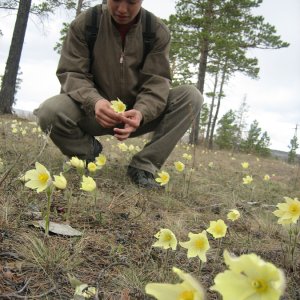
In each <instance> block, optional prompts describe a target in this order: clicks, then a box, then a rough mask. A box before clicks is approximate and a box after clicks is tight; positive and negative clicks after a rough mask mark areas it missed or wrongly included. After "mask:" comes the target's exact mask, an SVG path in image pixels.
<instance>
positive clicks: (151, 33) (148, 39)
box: [85, 4, 156, 67]
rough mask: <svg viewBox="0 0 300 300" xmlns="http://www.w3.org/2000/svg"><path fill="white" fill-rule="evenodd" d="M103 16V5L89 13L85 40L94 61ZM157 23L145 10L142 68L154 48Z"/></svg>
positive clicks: (143, 18) (90, 10) (93, 8)
mask: <svg viewBox="0 0 300 300" xmlns="http://www.w3.org/2000/svg"><path fill="white" fill-rule="evenodd" d="M101 16H102V4H98V5H96V6H94V7H92V8H90V9H88V11H87V16H86V18H87V20H86V26H85V40H86V42H87V45H88V48H89V52H90V57H91V60H93V55H92V53H93V49H94V45H95V42H96V39H97V35H98V31H99V24H100V22H101ZM155 23H156V17H155V16H154V15H153V14H152V13H150V12H149V11H148V10H146V9H145V14H143V15H142V30H143V45H144V53H143V59H142V64H141V67H143V65H144V62H145V59H146V57H147V55H148V54H149V52H150V51H151V50H152V48H153V44H154V40H155V36H156V35H155Z"/></svg>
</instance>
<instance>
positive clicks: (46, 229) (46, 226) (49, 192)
mask: <svg viewBox="0 0 300 300" xmlns="http://www.w3.org/2000/svg"><path fill="white" fill-rule="evenodd" d="M46 194H47V210H46V215H45V235H46V236H48V235H49V226H50V209H51V196H52V188H51V187H48V188H47V190H46Z"/></svg>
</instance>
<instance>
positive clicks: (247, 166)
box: [241, 161, 249, 169]
mask: <svg viewBox="0 0 300 300" xmlns="http://www.w3.org/2000/svg"><path fill="white" fill-rule="evenodd" d="M241 165H242V167H243V169H248V168H249V163H248V162H246V161H244V162H242V163H241Z"/></svg>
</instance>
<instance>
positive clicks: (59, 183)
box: [53, 172, 67, 190]
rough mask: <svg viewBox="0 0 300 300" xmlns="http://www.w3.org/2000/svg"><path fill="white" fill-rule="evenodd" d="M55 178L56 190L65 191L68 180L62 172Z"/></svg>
mask: <svg viewBox="0 0 300 300" xmlns="http://www.w3.org/2000/svg"><path fill="white" fill-rule="evenodd" d="M53 177H54V181H53V184H54V186H55V187H56V188H58V189H60V190H64V189H65V188H66V187H67V179H66V178H65V176H64V175H63V174H62V172H60V174H59V176H58V175H54V176H53Z"/></svg>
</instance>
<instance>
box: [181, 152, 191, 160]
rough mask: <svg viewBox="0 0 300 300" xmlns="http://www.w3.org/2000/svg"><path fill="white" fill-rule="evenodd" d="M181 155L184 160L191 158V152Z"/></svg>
mask: <svg viewBox="0 0 300 300" xmlns="http://www.w3.org/2000/svg"><path fill="white" fill-rule="evenodd" d="M182 157H183V158H184V159H186V160H191V159H192V155H191V154H187V153H183V155H182Z"/></svg>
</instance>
